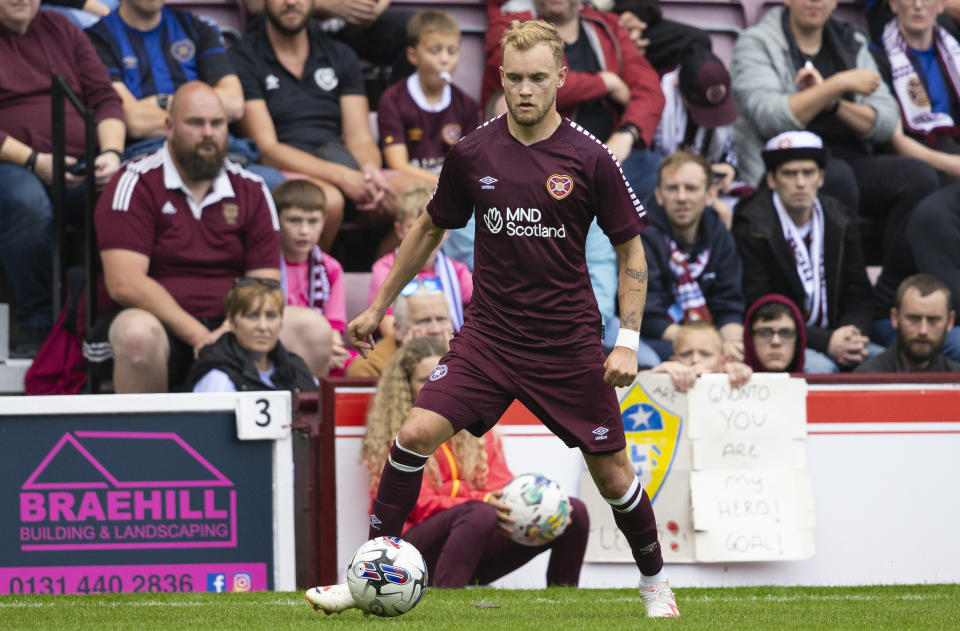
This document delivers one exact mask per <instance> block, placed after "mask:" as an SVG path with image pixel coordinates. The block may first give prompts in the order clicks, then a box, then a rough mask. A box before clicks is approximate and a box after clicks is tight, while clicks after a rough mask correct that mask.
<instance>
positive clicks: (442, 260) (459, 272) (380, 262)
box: [331, 186, 473, 334]
mask: <svg viewBox="0 0 960 631" xmlns="http://www.w3.org/2000/svg"><path fill="white" fill-rule="evenodd" d="M431 197H433V191H432V189H430V188H429V187H427V186H414V187H413V188H411V189H410V190H408V191H407V192H406V193H404V195H403V196H402V197H401V198H400V204H399V209H398V210H397V221H396V223H394V224H393V229H394V230H396V232H397V236H399V237H400V239H401V240H403V237H404V235H406V234H407V232H408V231H409V230H410V228H412V227H413V224H414V222H415V221H416V220H417V217H419V216H420V215H421V214H423V213H424V212H426V210H427V202H429V201H430V198H431ZM444 239H446V237H444ZM441 245H442V244H441ZM396 258H397V253H396V251H393V252H390V253H389V254H385V255H383V256H381V257H380V258H379V259H377V261H376V262H375V263H374V264H373V268H372V270H371V271H372V276H371V277H370V293H369V299H368V301H369V302H373V299H374V298H375V297H376V295H377V291H378V290H379V289H380V286H381V285H383V281H384V280H386V278H387V274H388V273H389V272H390V268H391V267H392V266H393V261H394V260H395V259H396ZM417 278H436V279H438V280H439V281H440V285H441V288H442V289H443V293H444V294H446V296H447V302H448V303H449V304H450V322H452V323H453V330H454V331H459V330H460V327H461V326H462V325H463V311H464V309H466V307H467V305H469V304H470V300H471V299H472V298H473V274H472V273H471V272H470V268H469V267H467V266H466V265H464V264H463V263H461V262H460V261H454V260H453V259H451V258H449V257H447V256H445V255H444V254H443V252H442V251H441V250H440V248H439V247H438V248H437V249H436V250H434V251H433V253H432V254H431V255H430V258H428V259H427V263H426V265H424V267H423V269H422V270H420V272H418V273H417ZM331 324H332V323H331ZM380 327H381V329H380V330H381V331H382V332H383V333H385V334H386V333H389V332H390V331H391V330H392V329H393V307H391V308H389V309H388V310H387V315H386V316H385V317H384V319H383V321H382V323H381V325H380Z"/></svg>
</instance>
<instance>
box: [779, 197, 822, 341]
mask: <svg viewBox="0 0 960 631" xmlns="http://www.w3.org/2000/svg"><path fill="white" fill-rule="evenodd" d="M773 207H774V208H776V209H777V217H779V218H780V227H781V228H782V229H783V237H784V238H785V239H786V240H787V246H788V247H789V248H790V252H791V253H792V254H793V261H794V263H796V265H797V274H798V275H799V276H800V283H801V284H802V285H803V293H804V296H805V297H804V304H803V311H804V317H806V319H807V321H806V324H808V325H809V326H819V327H826V326H828V321H827V275H826V274H825V273H824V271H823V231H824V223H823V206H821V205H820V200H819V199H818V198H814V200H813V215H812V217H811V218H810V248H809V249H808V248H807V244H806V243H804V240H803V236H802V235H801V234H800V230H799V229H798V228H797V224H795V223H793V219H791V218H790V215H788V214H787V210H786V209H785V208H784V207H783V202H782V201H780V196H779V195H778V194H777V193H776V192H774V193H773Z"/></svg>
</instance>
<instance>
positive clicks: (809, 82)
mask: <svg viewBox="0 0 960 631" xmlns="http://www.w3.org/2000/svg"><path fill="white" fill-rule="evenodd" d="M796 84H797V85H798V86H799V87H800V91H799V92H795V93H794V94H791V95H790V96H789V97H787V104H788V105H789V106H790V111H792V112H793V115H794V116H796V117H797V120H799V121H800V122H801V123H802V124H804V125H806V124H807V123H809V122H810V121H811V120H813V119H814V118H815V117H816V116H817V114H819V113H820V112H822V111H823V110H827V109H830V108H832V107H833V106H834V105H835V104H837V102H838V101H839V105H840V107H839V109H838V110H837V116H840V117H841V119H842V120H843V121H844V122H845V123H847V124H848V125H851V127H853V125H857V128H854V129H855V131H857V133H865V132H866V131H867V130H869V129H870V126H872V125H873V121H872V120H871V122H870V126H868V127H867V128H866V129H864V130H863V131H859V129H858V128H859V127H862V122H863V120H864V119H865V117H866V116H867V114H866V112H865V111H863V109H862V108H866V109H867V110H869V111H870V112H871V115H875V113H874V112H873V108H871V107H870V106H868V105H861V104H858V103H853V102H851V101H843V100H841V97H842V96H843V95H844V94H846V93H847V92H853V93H856V94H860V95H863V96H866V95H869V94H873V92H874V91H875V90H876V89H877V88H878V87H879V86H880V75H878V74H877V73H876V72H874V71H872V70H866V69H862V68H853V69H852V70H844V71H843V72H838V73H836V74H835V75H832V76H831V77H830V78H829V79H824V78H823V77H821V76H820V73H819V72H817V70H816V69H815V68H801V69H800V71H799V72H798V73H797V78H796ZM847 106H854V108H853V109H850V108H847ZM845 108H846V111H845V112H844V111H843V110H844V109H845Z"/></svg>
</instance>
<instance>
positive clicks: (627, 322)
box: [603, 235, 647, 387]
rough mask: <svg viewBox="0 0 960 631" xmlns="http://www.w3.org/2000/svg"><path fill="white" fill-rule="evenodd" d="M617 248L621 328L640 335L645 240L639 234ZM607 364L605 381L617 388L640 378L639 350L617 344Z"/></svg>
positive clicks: (645, 293) (644, 275) (645, 263)
mask: <svg viewBox="0 0 960 631" xmlns="http://www.w3.org/2000/svg"><path fill="white" fill-rule="evenodd" d="M614 249H615V250H616V251H617V262H618V263H619V265H620V278H619V282H620V286H619V288H618V290H617V299H618V302H619V304H620V328H622V329H629V330H631V331H636V333H637V336H638V338H639V335H640V322H641V321H642V319H643V307H644V305H645V304H646V303H647V259H646V257H645V256H644V253H643V242H642V241H641V240H640V235H637V236H635V237H633V238H632V239H630V240H629V241H626V242H624V243H621V244H619V245H616V246H614ZM603 366H604V370H605V372H604V376H603V380H604V381H606V382H607V383H608V384H610V385H611V386H614V387H623V386H629V385H630V384H631V383H633V380H634V379H636V377H637V351H636V349H630V348H627V347H625V346H615V347H614V348H613V350H612V351H610V355H608V356H607V361H606V362H604V365H603Z"/></svg>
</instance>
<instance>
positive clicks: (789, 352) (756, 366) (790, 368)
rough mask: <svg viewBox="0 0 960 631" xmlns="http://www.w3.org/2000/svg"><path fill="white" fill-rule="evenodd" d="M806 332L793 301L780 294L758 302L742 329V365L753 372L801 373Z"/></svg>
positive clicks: (762, 298)
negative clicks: (748, 367) (745, 365)
mask: <svg viewBox="0 0 960 631" xmlns="http://www.w3.org/2000/svg"><path fill="white" fill-rule="evenodd" d="M806 350H807V331H806V327H805V326H803V316H802V315H801V314H800V310H799V309H798V308H797V306H796V305H795V304H793V301H792V300H790V299H789V298H787V297H786V296H783V295H781V294H767V295H766V296H762V297H761V298H758V299H757V301H756V302H755V303H753V305H752V306H751V307H750V309H748V310H747V317H746V319H745V320H744V326H743V361H744V363H745V364H747V365H748V366H750V367H751V368H753V371H754V372H803V355H804V353H805V352H806Z"/></svg>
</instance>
